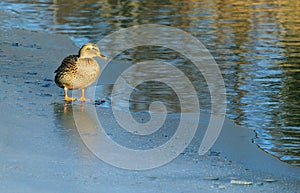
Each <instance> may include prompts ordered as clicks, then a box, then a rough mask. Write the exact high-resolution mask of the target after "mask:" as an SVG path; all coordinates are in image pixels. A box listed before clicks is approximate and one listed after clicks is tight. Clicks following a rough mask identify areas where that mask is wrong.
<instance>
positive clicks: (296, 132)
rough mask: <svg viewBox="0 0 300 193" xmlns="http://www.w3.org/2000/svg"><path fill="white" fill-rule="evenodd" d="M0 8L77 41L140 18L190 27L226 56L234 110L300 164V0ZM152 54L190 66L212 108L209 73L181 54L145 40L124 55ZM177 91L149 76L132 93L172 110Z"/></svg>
mask: <svg viewBox="0 0 300 193" xmlns="http://www.w3.org/2000/svg"><path fill="white" fill-rule="evenodd" d="M96 2H97V3H96ZM0 10H4V11H6V12H9V13H11V14H12V15H13V16H14V17H12V18H4V19H2V23H4V25H3V26H2V28H10V27H18V28H26V29H30V30H44V31H47V32H49V33H59V34H67V35H69V36H70V38H71V39H72V40H73V41H74V42H75V43H76V44H77V45H78V46H80V45H82V44H83V43H86V42H88V41H91V42H97V41H98V40H100V39H101V38H103V37H104V36H105V35H108V34H110V33H111V32H114V31H117V30H119V29H120V28H124V27H130V26H134V25H139V24H148V23H152V24H163V25H168V26H173V27H177V28H179V29H182V30H185V31H186V32H188V33H190V34H192V35H193V36H195V37H197V38H198V39H199V40H200V41H201V42H202V43H203V44H204V45H205V46H206V48H207V49H209V50H210V52H211V54H212V55H213V56H214V58H215V59H216V61H217V63H218V64H219V67H220V69H221V71H222V75H223V78H224V81H225V84H226V89H227V100H228V104H227V116H228V117H229V118H231V119H233V120H234V121H235V122H236V123H237V124H239V125H243V126H245V127H248V128H250V129H253V130H255V132H256V133H257V137H256V139H255V143H256V144H258V146H259V147H261V148H262V149H264V150H265V151H266V152H268V153H270V154H272V155H274V156H276V157H278V158H279V159H280V160H282V161H285V162H288V163H291V164H295V165H300V92H299V87H300V84H299V81H300V72H299V71H300V33H299V32H300V12H299V10H300V2H298V1H289V0H281V1H273V2H271V1H268V0H260V1H258V0H257V1H255V0H254V1H243V0H209V1H208V0H203V1H200V2H199V1H191V0H189V1H182V0H180V1H176V0H175V1H166V0H160V1H157V0H154V1H146V0H142V1H126V0H124V1H117V0H109V1H101V0H100V1H92V0H86V1H84V2H81V3H80V1H71V0H64V1H59V0H56V1H50V0H40V1H31V2H30V3H29V2H27V1H17V0H4V1H1V3H0ZM149 50H150V52H151V55H150V56H149V54H148V53H149ZM147 57H150V58H152V59H155V58H160V59H162V60H168V62H171V63H172V64H174V65H175V66H177V67H178V68H180V69H181V70H182V71H184V72H185V73H186V74H187V75H188V76H189V77H190V79H191V81H192V82H193V84H194V85H196V87H197V88H200V90H197V91H198V92H200V91H201V92H200V93H201V94H199V99H200V105H201V108H202V109H204V110H209V109H210V103H209V92H208V90H207V88H206V85H205V84H204V83H203V82H205V81H203V77H202V76H201V74H199V73H194V69H193V66H192V65H189V64H188V63H189V62H188V61H186V60H185V59H183V58H182V57H180V56H178V54H176V53H174V52H172V51H170V50H166V49H161V48H157V47H150V48H149V47H148V48H147V47H143V48H139V49H132V50H129V51H126V52H124V54H123V55H120V56H119V57H118V59H120V60H132V61H143V60H144V59H145V58H147ZM173 95H174V94H173V93H172V90H171V89H168V88H167V87H166V86H165V85H162V84H158V83H155V82H148V83H145V84H144V85H140V86H139V87H138V88H137V91H136V92H134V93H133V95H132V101H131V102H132V103H133V104H132V106H131V110H135V111H142V110H145V109H147V108H148V103H149V101H152V100H153V99H157V98H158V99H162V101H164V102H166V103H167V107H168V110H169V111H171V112H178V111H179V110H180V108H179V107H178V98H176V97H173ZM139 96H143V97H142V98H141V97H139ZM170 99H172V100H170Z"/></svg>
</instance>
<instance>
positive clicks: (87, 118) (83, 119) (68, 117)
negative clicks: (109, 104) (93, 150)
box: [53, 102, 97, 155]
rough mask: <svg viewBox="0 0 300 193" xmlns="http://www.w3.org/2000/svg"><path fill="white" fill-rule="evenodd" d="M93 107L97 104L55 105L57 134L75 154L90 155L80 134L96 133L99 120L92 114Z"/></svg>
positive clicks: (66, 103)
mask: <svg viewBox="0 0 300 193" xmlns="http://www.w3.org/2000/svg"><path fill="white" fill-rule="evenodd" d="M92 107H93V108H94V107H95V104H92V103H91V104H84V103H78V104H77V103H76V104H75V103H73V104H72V103H69V102H61V103H54V104H53V111H54V117H55V119H54V122H55V125H56V127H57V133H59V134H60V137H61V138H62V139H63V141H64V142H65V143H64V145H65V146H69V147H70V149H71V150H72V151H73V152H74V151H75V152H80V154H82V153H83V154H90V152H89V151H88V149H87V148H86V146H85V145H84V143H83V141H82V139H81V136H80V135H79V133H84V134H86V135H87V136H88V135H91V134H93V133H95V132H96V129H97V126H96V124H97V119H95V115H93V114H92V112H91V109H92ZM87 140H88V139H87ZM90 155H91V154H90Z"/></svg>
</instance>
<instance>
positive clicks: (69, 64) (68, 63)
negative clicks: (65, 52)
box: [54, 55, 79, 73]
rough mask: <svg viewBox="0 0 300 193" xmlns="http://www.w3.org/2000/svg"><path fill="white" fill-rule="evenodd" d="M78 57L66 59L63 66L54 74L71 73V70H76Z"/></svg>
mask: <svg viewBox="0 0 300 193" xmlns="http://www.w3.org/2000/svg"><path fill="white" fill-rule="evenodd" d="M78 58H79V56H78V55H70V56H68V57H66V58H65V59H64V60H63V61H62V63H61V65H60V66H59V67H58V68H57V69H56V70H55V71H54V73H61V72H65V71H69V69H74V68H76V65H77V62H78Z"/></svg>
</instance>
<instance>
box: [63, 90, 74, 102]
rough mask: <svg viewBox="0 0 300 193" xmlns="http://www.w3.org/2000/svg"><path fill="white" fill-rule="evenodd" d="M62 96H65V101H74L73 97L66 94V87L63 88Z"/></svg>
mask: <svg viewBox="0 0 300 193" xmlns="http://www.w3.org/2000/svg"><path fill="white" fill-rule="evenodd" d="M64 96H65V101H74V100H75V99H74V98H71V97H69V96H68V88H66V87H65V88H64Z"/></svg>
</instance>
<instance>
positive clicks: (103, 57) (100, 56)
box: [98, 53, 108, 60]
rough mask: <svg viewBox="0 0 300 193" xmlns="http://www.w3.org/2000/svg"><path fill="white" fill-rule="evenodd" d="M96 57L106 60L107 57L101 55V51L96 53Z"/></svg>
mask: <svg viewBox="0 0 300 193" xmlns="http://www.w3.org/2000/svg"><path fill="white" fill-rule="evenodd" d="M98 57H99V58H101V59H103V60H108V57H106V56H104V55H102V54H101V53H99V54H98Z"/></svg>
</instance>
